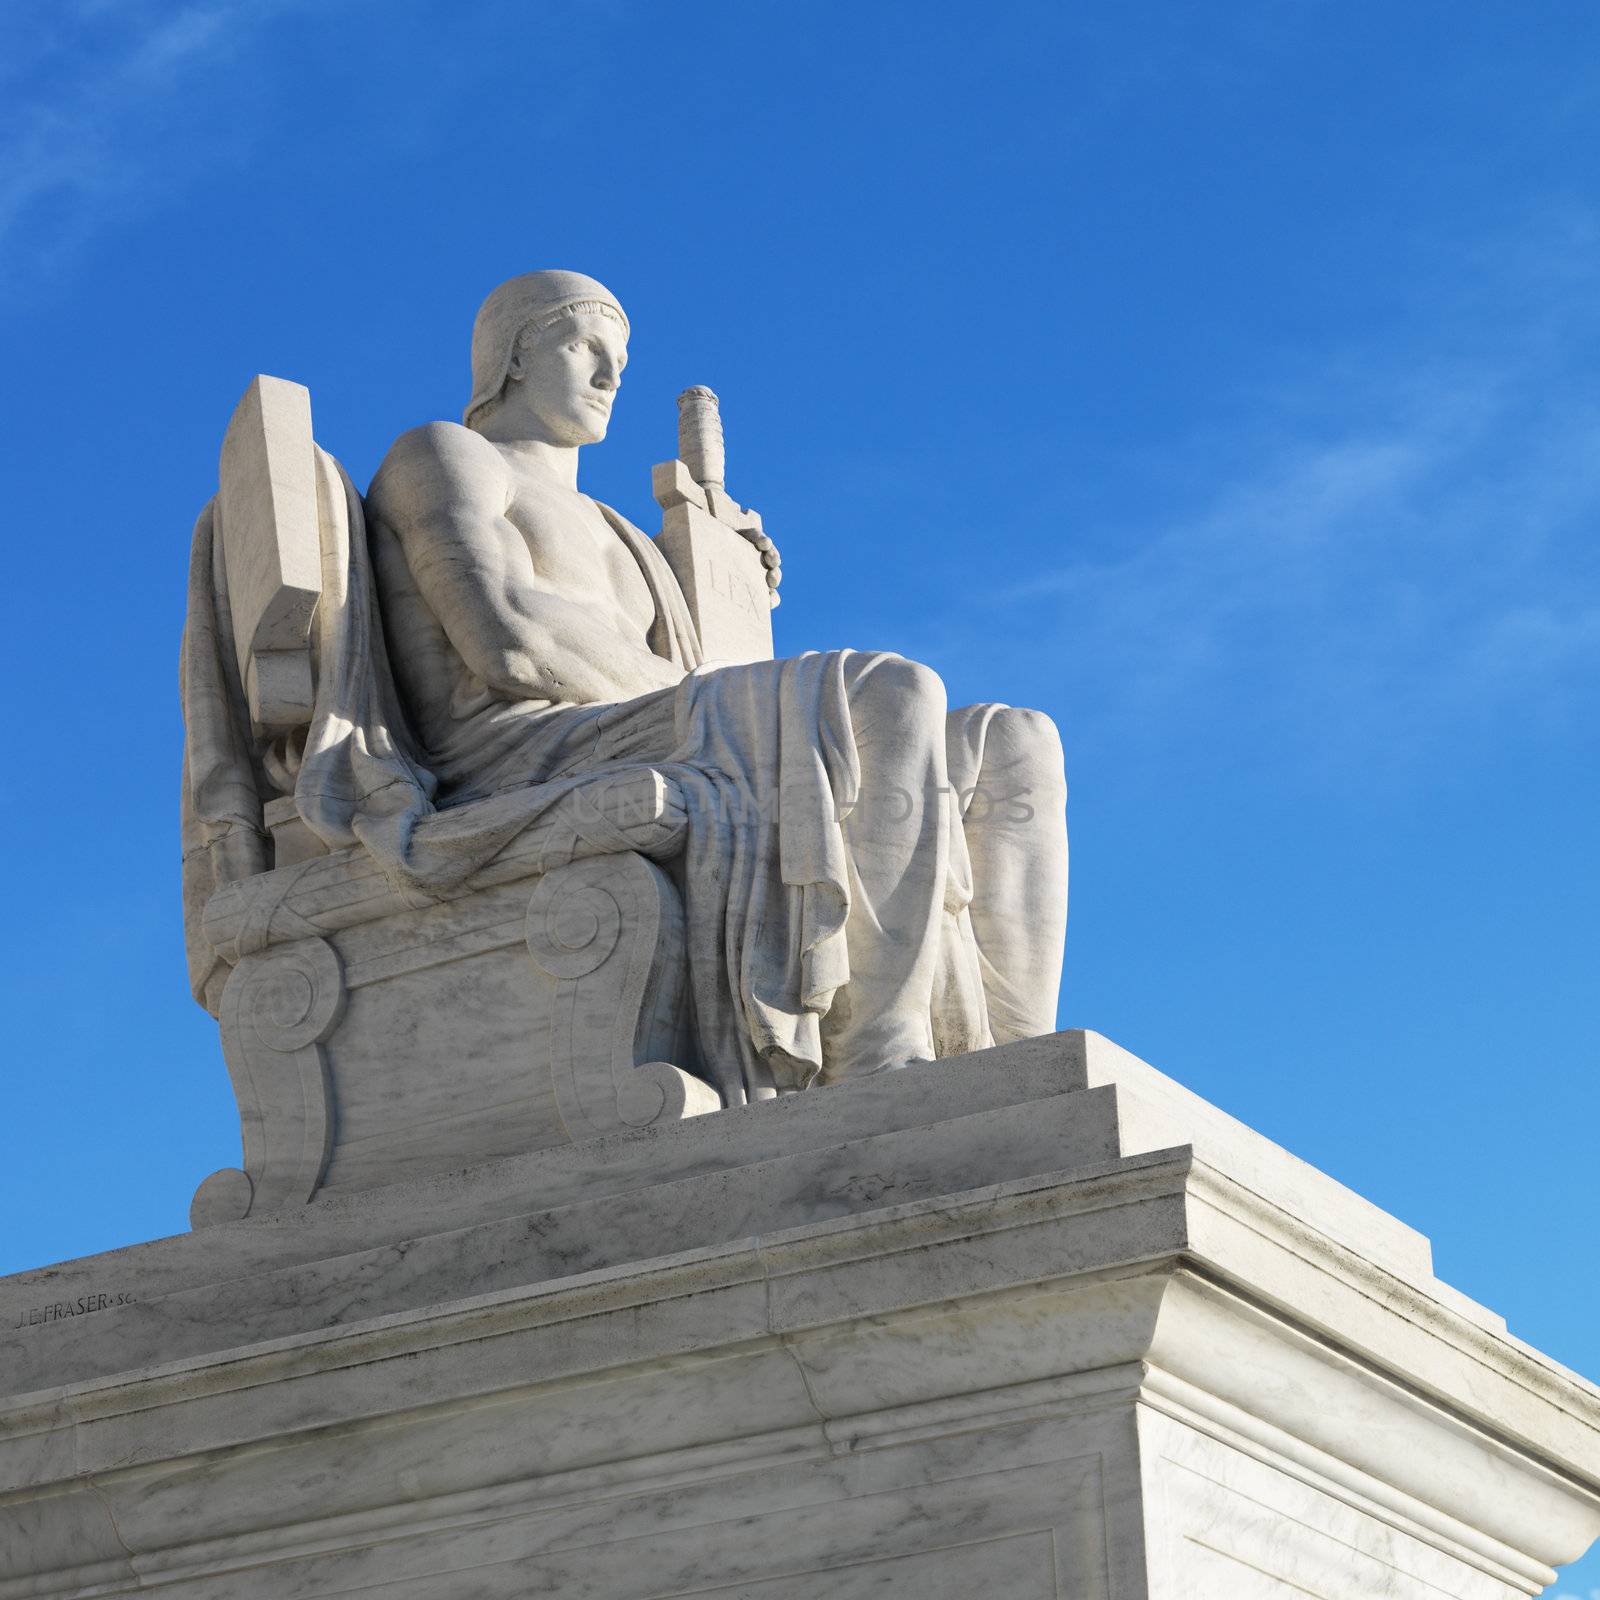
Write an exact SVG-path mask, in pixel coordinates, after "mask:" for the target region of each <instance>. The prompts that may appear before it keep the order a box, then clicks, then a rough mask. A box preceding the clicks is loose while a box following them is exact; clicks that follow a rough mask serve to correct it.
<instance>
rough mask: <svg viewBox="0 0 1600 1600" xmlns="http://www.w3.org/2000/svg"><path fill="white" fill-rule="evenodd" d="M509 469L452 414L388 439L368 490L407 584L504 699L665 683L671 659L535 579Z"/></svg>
mask: <svg viewBox="0 0 1600 1600" xmlns="http://www.w3.org/2000/svg"><path fill="white" fill-rule="evenodd" d="M510 496H511V481H510V474H509V470H508V469H507V467H506V464H505V462H504V461H503V460H502V459H501V456H500V454H499V452H498V451H497V450H496V449H495V448H494V446H493V445H491V444H490V443H489V442H488V441H487V440H486V439H483V438H481V437H480V436H479V435H477V434H475V433H473V432H471V431H470V430H469V429H466V428H463V427H460V426H458V425H456V424H454V423H448V422H436V423H431V424H429V425H428V426H427V427H423V428H416V429H414V430H412V432H410V433H407V434H404V435H402V436H401V438H400V439H398V440H397V441H396V442H395V445H394V447H393V449H391V450H390V452H389V454H388V456H387V457H386V458H385V460H384V463H383V465H382V467H380V468H379V470H378V475H377V477H376V478H375V479H374V480H373V483H372V488H371V490H370V491H369V493H368V501H369V504H370V505H371V508H372V511H373V514H374V515H375V516H376V517H377V518H378V519H379V520H380V521H382V522H383V523H384V524H385V525H386V526H387V527H388V528H390V529H391V530H392V531H393V532H394V534H395V535H396V537H397V538H398V539H399V541H400V545H401V548H402V550H403V551H404V553H405V558H406V562H407V565H408V566H409V567H410V569H411V575H412V577H413V579H414V580H415V582H416V585H417V588H418V590H419V591H420V592H421V594H422V597H423V599H424V600H426V601H427V603H428V605H429V607H430V608H431V609H432V611H433V613H434V615H435V616H436V617H437V618H438V619H439V623H440V625H441V626H442V627H443V628H444V631H445V633H446V634H447V635H448V636H449V639H450V642H451V643H452V644H453V645H454V646H455V648H456V650H457V651H458V652H459V653H460V655H461V658H462V660H463V661H465V662H466V664H467V666H468V668H469V669H470V670H471V671H472V672H473V674H474V675H475V676H477V677H479V678H481V679H482V680H483V682H484V683H486V684H488V685H489V687H490V688H491V689H493V690H495V691H496V692H497V693H499V694H503V695H505V696H507V697H508V698H510V699H518V700H524V699H533V700H554V701H560V702H562V703H565V704H589V703H592V702H595V701H602V700H626V699H631V698H632V697H633V696H635V695H638V694H643V693H647V692H648V691H649V690H651V689H658V688H665V687H667V686H669V685H671V684H675V683H677V682H678V681H679V680H680V679H681V678H682V676H683V673H682V670H681V669H680V668H678V667H675V666H673V665H672V663H671V662H668V661H665V660H663V659H662V658H661V657H660V656H657V655H654V654H652V653H651V652H650V651H649V650H647V649H645V648H644V647H643V646H641V645H638V644H635V643H633V642H632V641H630V640H628V639H625V638H624V637H622V636H621V635H620V634H619V633H618V632H617V631H616V629H615V628H614V627H612V626H611V624H610V623H609V622H608V620H607V619H606V617H605V616H604V614H603V613H601V612H599V611H590V610H589V609H588V608H586V607H585V606H583V605H581V604H578V603H576V602H574V601H572V600H569V599H566V598H564V597H563V596H561V595H558V594H553V593H551V592H550V591H549V590H547V589H541V588H540V586H539V582H538V576H537V574H536V573H535V571H534V566H533V558H532V556H531V555H530V554H529V553H528V546H527V542H526V541H525V540H524V538H523V536H522V534H521V532H520V531H519V530H518V529H517V527H516V526H515V524H513V523H512V522H511V521H510V520H509V518H508V517H507V516H506V509H507V506H508V505H509V502H510Z"/></svg>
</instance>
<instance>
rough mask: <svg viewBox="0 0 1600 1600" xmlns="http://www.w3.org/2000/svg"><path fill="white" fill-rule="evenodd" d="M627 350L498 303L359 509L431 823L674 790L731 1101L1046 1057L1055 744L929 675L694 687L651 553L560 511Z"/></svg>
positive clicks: (783, 672)
mask: <svg viewBox="0 0 1600 1600" xmlns="http://www.w3.org/2000/svg"><path fill="white" fill-rule="evenodd" d="M628 331H629V330H628V322H627V318H626V316H625V315H624V313H623V311H622V308H621V306H620V304H619V303H618V302H617V300H616V299H615V297H614V296H612V295H611V294H610V293H609V291H607V290H606V289H605V288H603V287H602V286H601V285H600V284H598V283H596V282H595V281H594V280H593V279H589V278H585V277H583V276H581V275H579V274H576V273H568V272H542V273H530V274H527V275H525V276H524V277H520V278H516V279H513V280H511V281H510V282H509V283H507V284H504V285H502V286H501V287H500V288H499V289H497V290H496V291H495V292H494V293H493V294H492V295H491V296H490V297H489V299H488V300H487V301H486V302H485V303H484V306H483V308H482V310H481V311H480V312H479V315H478V319H477V323H476V325H475V328H474V335H473V388H474V393H473V397H472V401H471V404H470V405H469V406H468V409H467V412H466V415H465V418H464V424H463V425H459V426H458V425H456V424H454V423H448V422H436V423H431V424H428V425H426V426H424V427H421V428H418V429H415V430H413V431H412V432H409V433H407V434H405V435H403V436H402V437H401V438H400V439H399V440H398V441H397V442H396V443H395V445H394V446H393V448H392V449H391V450H390V452H389V454H388V456H387V457H386V458H385V460H384V462H383V464H382V466H381V467H380V468H379V471H378V473H377V476H376V477H375V478H374V480H373V483H372V486H371V488H370V490H369V492H368V495H367V508H368V513H369V518H370V523H371V538H372V556H373V564H374V570H375V574H376V578H377V582H378V587H379V592H380V595H381V599H382V607H383V615H384V626H385V632H386V634H387V636H388V640H389V654H390V659H391V661H392V663H393V667H394V671H395V675H396V678H397V680H398V682H399V684H400V687H401V689H402V691H403V693H404V695H405V697H406V699H407V701H408V708H409V711H410V714H411V718H412V721H413V724H414V731H415V733H416V735H417V736H418V738H419V739H420V742H421V744H422V746H423V751H424V755H425V759H426V761H427V762H428V764H429V765H430V767H431V769H432V770H433V772H434V773H435V774H436V775H437V777H438V778H439V780H440V785H441V790H440V794H441V800H442V801H443V802H444V803H446V804H452V803H463V802H466V801H469V800H472V799H476V798H480V797H483V796H487V795H489V794H494V793H499V792H503V791H505V790H508V789H514V788H517V787H519V786H523V785H527V784H530V783H540V782H546V781H549V780H553V779H559V778H564V777H570V776H572V775H575V774H579V773H586V772H592V771H596V770H599V769H602V768H604V767H606V766H608V765H611V764H622V763H644V764H650V765H658V766H661V767H664V768H667V769H670V770H672V771H674V772H675V773H677V774H678V775H679V776H680V778H681V779H683V780H684V781H683V783H682V784H681V785H680V792H684V793H687V794H688V795H689V797H690V798H689V801H688V806H689V812H690V818H689V820H690V824H691V830H694V829H695V828H696V827H698V834H697V835H694V836H695V837H698V839H699V847H698V854H696V852H695V850H694V848H691V860H690V864H689V871H688V873H687V874H686V882H685V888H686V891H687V893H688V896H689V900H690V914H691V922H692V921H693V920H694V916H695V905H696V897H697V896H699V897H700V898H701V900H702V901H703V900H705V897H706V895H707V894H708V893H709V890H708V888H707V885H706V883H705V881H704V880H705V878H706V877H707V876H708V875H709V876H710V877H711V878H714V879H716V880H717V893H718V894H719V895H720V896H721V898H720V900H719V901H718V905H719V906H720V910H719V911H718V913H717V915H718V917H719V918H720V925H721V933H720V935H717V934H716V933H715V931H713V933H712V934H710V935H708V934H706V932H705V930H704V929H702V944H708V943H714V942H716V940H717V938H718V937H720V942H721V949H720V951H719V953H718V954H719V959H720V960H721V961H722V962H723V970H724V973H725V983H724V985H723V987H724V988H726V989H727V990H728V991H729V992H728V993H726V994H721V995H713V994H711V993H709V992H708V988H707V985H706V984H704V983H703V982H698V981H697V984H696V1004H697V1006H698V1007H701V1008H716V1007H719V1006H720V1007H722V1008H723V1009H724V1010H725V1011H726V1014H727V1019H730V1020H728V1026H727V1028H724V1030H723V1037H724V1038H725V1039H726V1038H728V1037H731V1035H730V1033H729V1031H728V1029H730V1028H731V1029H732V1031H733V1033H734V1034H737V1035H738V1037H737V1044H738V1047H739V1049H740V1052H741V1054H742V1056H743V1058H744V1064H743V1071H742V1076H743V1080H744V1087H745V1091H746V1093H747V1094H750V1095H758V1094H762V1093H771V1092H772V1090H773V1088H774V1087H778V1088H783V1087H799V1086H801V1085H803V1084H804V1083H806V1082H810V1081H815V1080H816V1079H817V1078H819V1077H820V1078H821V1079H822V1080H823V1081H834V1080H837V1079H840V1078H845V1077H849V1076H853V1075H857V1074H860V1073H863V1072H868V1071H874V1070H878V1069H881V1068H884V1067H888V1066H896V1065H903V1064H904V1063H906V1062H907V1061H910V1060H914V1059H919V1058H926V1057H931V1056H933V1055H934V1054H936V1053H939V1054H948V1053H952V1052H953V1051H955V1050H958V1049H969V1048H975V1047H977V1046H979V1045H982V1044H985V1043H988V1042H990V1040H991V1039H992V1040H993V1041H995V1042H1004V1041H1006V1040H1009V1039H1014V1038H1022V1037H1027V1036H1030V1035H1033V1034H1038V1033H1043V1032H1047V1031H1049V1030H1050V1029H1051V1028H1052V1027H1053V1026H1054V1020H1055V1002H1056V992H1057V986H1058V982H1059V974H1060V964H1061V953H1062V944H1063V938H1064V929H1065V920H1066V869H1067V847H1066V828H1065V819H1064V814H1063V808H1064V803H1065V784H1064V780H1063V777H1062V764H1061V747H1060V741H1059V739H1058V737H1057V735H1056V731H1055V728H1054V726H1053V725H1052V724H1051V722H1050V721H1049V719H1048V718H1046V717H1044V716H1043V715H1042V714H1040V713H1037V712H1032V711H1021V710H1014V709H1012V708H1009V707H999V706H970V707H966V708H964V709H962V710H959V711H955V712H949V711H947V709H946V705H945V696H944V689H943V685H942V684H941V683H940V681H939V679H938V677H937V676H936V675H935V674H934V673H932V672H931V671H929V670H928V669H927V668H926V667H923V666H920V665H918V664H916V663H914V662H911V661H907V660H905V659H904V658H902V657H899V656H895V655H889V654H884V653H867V652H855V651H838V652H833V653H831V654H827V655H811V656H803V657H799V658H796V659H794V660H792V661H779V662H756V663H752V664H749V665H740V666H722V667H718V666H716V665H715V664H702V663H701V661H700V658H699V647H698V642H697V640H696V639H695V637H694V630H693V625H692V623H691V622H690V620H689V617H688V613H687V609H686V607H685V606H684V603H683V599H682V596H681V593H680V592H679V591H678V589H677V585H676V582H675V580H674V578H673V576H672V572H671V570H670V568H668V567H667V565H666V563H665V561H664V560H663V558H662V557H661V555H660V554H659V552H658V551H657V550H656V549H655V547H654V545H653V543H652V542H651V541H650V540H649V539H648V538H647V537H646V536H645V535H643V534H642V533H641V532H640V531H639V530H638V529H636V528H634V527H632V526H631V524H629V523H627V522H626V521H625V520H624V519H623V518H621V517H620V516H619V515H618V514H617V513H616V512H614V511H612V510H611V509H610V508H609V507H604V506H601V505H600V504H598V503H597V502H595V501H594V500H591V499H590V498H589V497H587V496H586V495H584V494H583V493H581V492H580V490H579V489H578V453H579V451H580V449H581V448H582V447H583V446H584V445H586V444H593V443H596V442H598V441H599V440H601V439H603V438H604V437H605V434H606V431H607V426H608V423H609V420H610V414H611V408H612V405H613V404H614V402H615V399H616V395H617V391H618V387H619V385H620V382H621V377H622V372H623V368H624V366H625V365H626V361H627V341H628ZM700 778H704V780H705V786H701V785H700V784H699V783H698V781H697V780H698V779H700ZM730 796H731V799H732V807H733V812H734V814H733V815H732V816H731V817H730V815H729V814H728V805H729V799H730ZM706 903H709V902H706ZM701 1033H702V1038H705V1037H706V1036H707V1030H706V1029H705V1028H702V1030H701Z"/></svg>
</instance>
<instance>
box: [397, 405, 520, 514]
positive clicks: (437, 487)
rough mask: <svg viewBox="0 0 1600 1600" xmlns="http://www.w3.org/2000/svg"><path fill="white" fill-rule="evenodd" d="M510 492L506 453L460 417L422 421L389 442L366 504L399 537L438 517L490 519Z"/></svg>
mask: <svg viewBox="0 0 1600 1600" xmlns="http://www.w3.org/2000/svg"><path fill="white" fill-rule="evenodd" d="M511 495H512V482H511V472H510V469H509V467H508V466H507V464H506V460H505V458H504V457H503V456H502V455H501V454H500V452H499V451H498V450H496V449H495V447H494V446H493V445H492V444H490V442H489V441H488V440H487V439H485V438H484V437H483V435H482V434H479V433H474V432H473V430H472V429H471V428H465V427H463V426H462V425H461V424H460V423H459V422H427V423H424V424H423V425H422V426H421V427H420V428H411V429H409V430H408V431H407V432H405V433H402V434H401V435H400V437H399V438H398V439H396V440H395V442H394V443H393V444H392V445H391V446H390V447H389V453H388V454H387V455H386V456H385V457H384V458H383V462H382V464H381V465H380V466H379V468H378V471H377V473H376V475H375V476H374V477H373V480H372V486H371V488H370V489H368V491H367V503H368V505H369V507H370V509H371V510H372V512H373V514H374V515H375V516H376V517H377V518H378V519H379V520H380V521H382V522H384V523H386V524H387V525H388V526H389V527H390V528H392V529H393V530H394V531H395V532H396V533H398V534H400V535H401V537H402V539H406V538H408V537H410V536H414V535H415V534H417V533H419V532H423V531H425V530H426V529H427V528H428V526H429V525H430V524H435V525H436V524H437V522H438V521H439V520H440V519H443V520H449V521H455V520H457V519H460V518H462V517H465V518H466V519H468V520H479V519H484V518H488V519H493V518H497V517H500V516H503V515H504V514H505V510H506V505H507V503H508V501H509V500H510V498H511Z"/></svg>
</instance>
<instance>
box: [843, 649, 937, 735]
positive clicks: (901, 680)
mask: <svg viewBox="0 0 1600 1600" xmlns="http://www.w3.org/2000/svg"><path fill="white" fill-rule="evenodd" d="M850 698H851V702H852V704H853V705H855V706H856V707H857V708H858V709H862V710H868V711H870V712H873V713H877V714H881V715H882V716H884V717H886V718H892V719H894V720H895V721H896V722H898V723H900V724H902V725H905V726H908V727H909V726H919V727H931V728H934V729H942V728H943V726H944V717H945V709H946V705H947V700H946V697H945V689H944V680H943V679H942V678H941V677H940V676H939V674H938V673H937V672H935V671H934V670H933V668H932V667H925V666H923V665H922V663H921V662H920V661H907V660H906V659H905V657H904V656H889V657H887V658H884V659H882V660H878V661H875V662H873V664H872V666H871V668H870V670H868V671H867V672H866V673H865V674H864V675H863V676H862V677H861V678H860V679H859V680H858V681H857V683H856V684H855V686H854V689H853V692H852V694H851V697H850Z"/></svg>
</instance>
